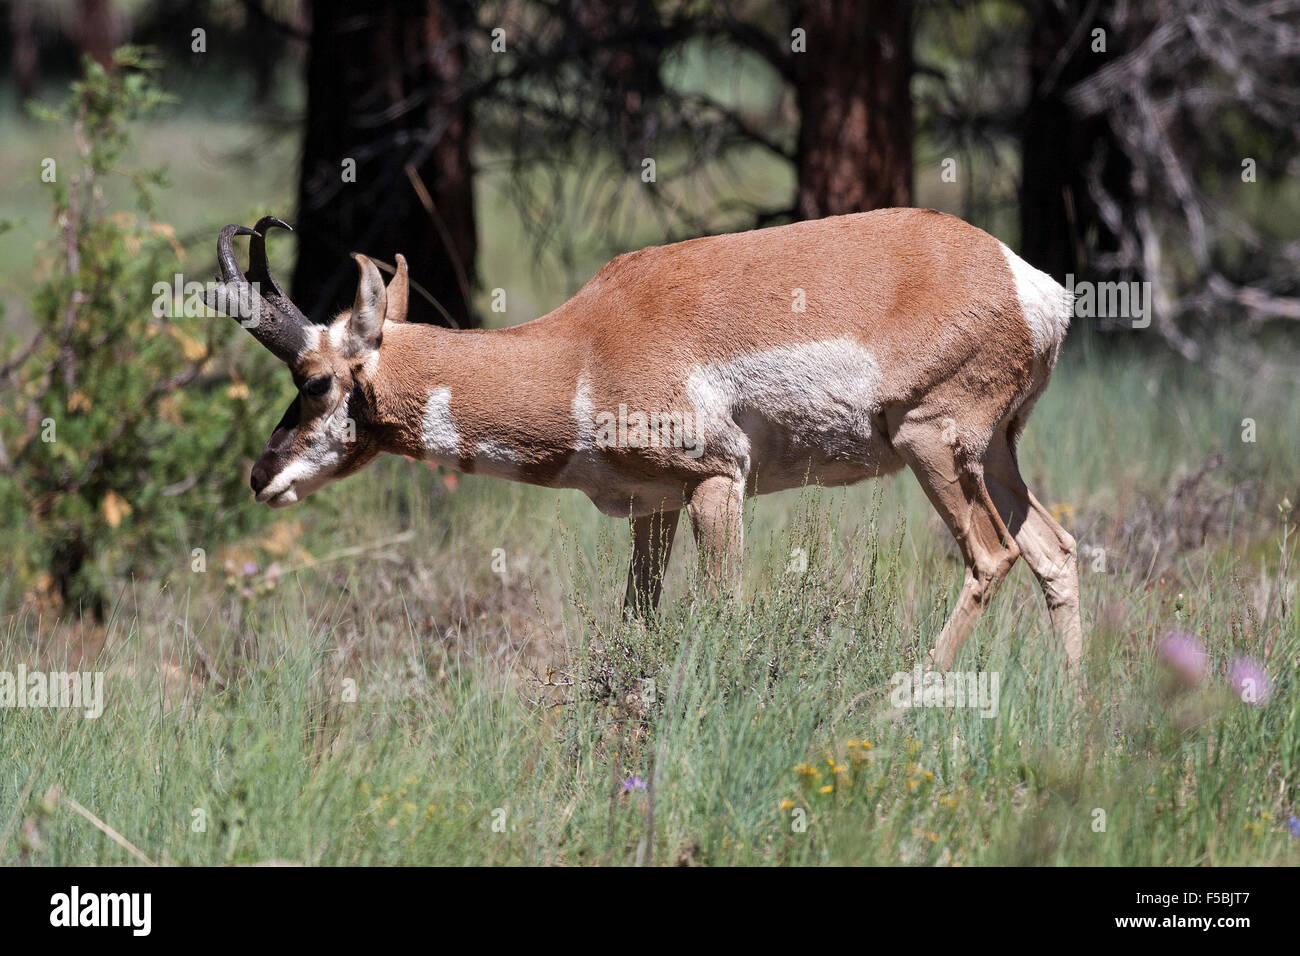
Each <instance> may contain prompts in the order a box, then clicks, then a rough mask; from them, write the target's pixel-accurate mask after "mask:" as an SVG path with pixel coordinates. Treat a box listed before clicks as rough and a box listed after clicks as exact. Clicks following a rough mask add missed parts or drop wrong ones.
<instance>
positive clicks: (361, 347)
mask: <svg viewBox="0 0 1300 956" xmlns="http://www.w3.org/2000/svg"><path fill="white" fill-rule="evenodd" d="M352 258H353V259H356V260H357V272H358V275H357V297H356V299H355V300H353V302H352V316H351V317H350V318H349V319H348V334H347V336H346V340H347V341H346V342H345V346H344V347H345V349H346V350H347V352H348V354H350V355H357V354H360V353H362V352H368V351H372V350H374V349H377V348H379V342H380V340H381V339H382V338H383V337H384V315H385V314H386V313H387V312H388V296H387V294H386V293H385V292H384V278H383V276H381V275H380V274H379V267H378V266H377V265H375V264H374V263H373V262H371V261H370V260H369V259H368V258H366V257H365V256H363V255H361V254H360V253H358V252H354V253H352Z"/></svg>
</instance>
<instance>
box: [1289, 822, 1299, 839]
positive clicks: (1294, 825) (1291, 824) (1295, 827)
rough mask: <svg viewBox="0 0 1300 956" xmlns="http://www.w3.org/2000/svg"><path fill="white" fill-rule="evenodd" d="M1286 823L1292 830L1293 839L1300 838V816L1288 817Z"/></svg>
mask: <svg viewBox="0 0 1300 956" xmlns="http://www.w3.org/2000/svg"><path fill="white" fill-rule="evenodd" d="M1286 825H1287V827H1289V828H1290V830H1291V839H1293V840H1300V817H1287V818H1286Z"/></svg>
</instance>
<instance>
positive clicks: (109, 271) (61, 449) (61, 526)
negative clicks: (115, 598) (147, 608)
mask: <svg viewBox="0 0 1300 956" xmlns="http://www.w3.org/2000/svg"><path fill="white" fill-rule="evenodd" d="M156 68H157V67H156V64H155V63H154V62H153V61H152V60H150V59H149V58H148V57H147V56H146V55H145V54H144V53H143V52H142V51H140V50H137V49H132V48H123V49H122V50H120V51H118V53H117V55H116V57H115V65H114V69H113V70H111V71H105V70H104V69H102V68H101V67H100V66H99V65H97V64H96V63H94V62H93V61H89V60H88V61H87V63H86V65H85V76H84V79H82V80H81V81H79V82H77V83H74V84H73V85H72V93H71V96H70V97H69V99H68V100H67V102H66V103H65V104H64V105H63V106H62V107H60V108H58V109H54V110H46V111H42V112H43V115H44V118H46V119H48V120H51V121H53V122H57V123H60V124H64V125H66V126H67V128H68V129H69V130H70V132H71V137H72V141H73V144H74V146H75V157H74V158H72V159H67V158H61V157H58V158H57V159H58V165H57V166H56V167H55V182H53V183H52V184H50V185H49V186H48V188H50V189H51V192H52V199H53V206H54V208H53V215H52V216H51V223H52V224H53V227H54V231H55V235H54V236H53V237H52V241H51V243H50V245H49V247H48V249H49V252H50V256H49V259H48V260H47V261H45V262H43V263H42V264H41V265H40V266H39V268H40V269H41V271H42V273H45V276H44V278H43V281H41V283H40V284H39V286H38V287H37V291H36V292H35V294H34V297H33V303H32V311H33V316H34V320H35V324H36V334H35V336H34V338H32V339H31V340H30V341H28V342H27V343H24V344H23V345H22V346H21V347H20V348H18V349H17V350H16V351H15V352H13V353H12V354H11V355H9V356H8V360H7V361H5V362H4V363H3V364H0V382H2V383H3V385H4V388H5V396H4V398H3V399H0V407H3V409H4V415H3V417H2V419H0V518H3V520H4V521H5V523H6V524H10V525H16V524H20V523H21V521H22V515H23V514H24V512H26V513H27V514H28V515H30V518H29V521H28V524H27V531H28V533H27V535H12V534H11V535H7V536H6V538H7V542H6V544H4V545H0V547H3V548H6V549H7V550H10V551H11V554H10V555H9V556H8V557H9V560H8V561H6V563H7V564H11V565H12V566H13V567H15V568H16V570H17V572H18V578H17V580H13V579H11V580H10V582H9V586H10V587H14V586H18V587H27V586H29V585H35V586H36V588H37V590H38V591H41V592H49V593H50V594H51V596H52V597H57V599H60V600H61V601H62V602H63V604H64V606H65V607H66V608H67V609H68V610H70V611H72V612H74V613H76V612H81V611H90V612H92V613H94V614H95V615H96V616H102V614H103V609H104V601H105V594H106V592H107V585H108V582H109V580H110V579H111V578H113V577H114V576H116V575H119V574H128V573H133V572H135V571H136V570H137V569H139V568H140V567H141V566H142V564H143V563H144V562H148V561H150V560H152V559H156V558H157V557H158V556H159V555H160V554H163V553H166V554H167V555H168V557H169V561H170V562H172V563H174V564H176V565H184V566H188V565H189V563H190V549H191V548H192V547H202V546H203V542H204V540H205V539H207V538H208V537H209V536H210V535H212V534H213V532H214V531H215V530H216V525H217V523H218V522H220V523H222V524H224V525H225V526H227V528H229V527H230V523H231V521H232V520H234V521H235V523H236V524H238V522H239V520H243V521H247V520H249V516H251V515H253V514H255V513H256V512H255V511H254V509H252V508H247V507H245V508H242V509H239V510H238V511H233V509H232V508H231V506H232V505H233V504H234V503H236V502H239V501H243V500H246V496H247V491H246V490H245V489H244V488H243V476H244V474H245V471H246V467H247V465H246V461H247V460H248V459H249V458H250V457H252V456H254V455H255V454H256V453H257V450H258V448H257V436H258V435H262V434H265V428H264V427H260V426H264V423H262V422H254V421H252V419H253V418H254V417H257V416H256V413H255V411H254V410H252V409H250V408H249V407H248V405H249V403H248V402H247V398H248V397H249V394H248V389H247V387H246V386H244V385H243V384H242V382H240V381H239V380H238V378H237V377H235V373H233V372H232V371H230V370H226V371H225V372H223V371H222V367H221V366H220V365H219V364H218V363H217V362H216V360H215V359H214V354H215V351H216V349H217V346H218V345H219V344H220V343H221V342H222V341H225V340H227V339H229V338H230V337H231V336H232V335H233V334H234V333H233V328H234V326H233V323H230V322H229V321H228V320H225V319H221V318H219V317H216V316H211V317H208V316H209V313H207V312H206V310H203V309H201V308H200V309H197V310H196V309H195V308H194V302H195V301H196V300H194V299H191V300H190V301H189V306H188V311H187V310H186V303H184V302H181V301H172V299H171V297H170V296H166V295H160V294H159V292H158V291H156V289H155V286H156V284H158V283H166V284H167V285H168V286H171V285H172V284H173V283H174V281H175V280H174V277H175V276H177V275H179V268H180V265H181V263H182V261H183V260H184V259H185V250H184V249H183V247H182V246H181V245H180V243H179V242H178V241H177V240H176V237H175V235H174V232H173V230H172V229H171V227H170V226H168V225H167V224H165V223H160V222H155V221H151V220H150V218H149V213H150V212H151V210H152V193H153V190H155V189H156V188H158V187H162V186H165V185H166V183H165V178H164V176H163V174H162V172H161V171H160V170H135V169H121V168H118V166H117V164H118V161H119V160H120V159H121V157H122V156H123V155H124V154H125V153H126V151H127V149H128V147H129V144H130V136H129V131H128V127H127V124H128V123H129V122H130V121H132V120H135V119H139V118H142V117H145V116H147V115H149V114H150V113H152V112H155V111H156V110H157V109H158V108H159V107H160V106H161V105H163V104H164V103H166V102H167V101H168V97H167V96H166V95H165V94H164V93H163V92H162V91H161V90H160V89H159V88H158V86H157V84H156V83H155V81H154V72H155V70H156ZM69 167H71V168H73V169H75V172H72V173H71V174H68V173H66V172H65V171H64V170H65V169H68V168H69ZM115 176H116V177H124V178H126V179H127V180H128V181H129V182H130V183H131V184H133V186H134V187H135V193H136V197H137V206H138V210H139V214H138V215H137V214H136V213H134V212H131V211H121V210H119V211H113V210H112V209H110V206H109V203H108V200H107V196H106V192H105V188H104V187H105V182H106V181H107V180H109V179H110V178H111V177H115ZM42 185H44V184H42ZM196 311H197V313H198V314H199V315H200V316H202V317H199V318H195V317H194V315H195V313H196ZM186 314H188V315H190V316H191V317H190V318H189V319H183V318H177V319H173V315H175V316H181V315H186ZM259 360H260V359H259ZM223 509H224V511H225V512H227V513H226V514H223Z"/></svg>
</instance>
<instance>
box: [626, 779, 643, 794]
mask: <svg viewBox="0 0 1300 956" xmlns="http://www.w3.org/2000/svg"><path fill="white" fill-rule="evenodd" d="M644 789H645V781H644V780H642V779H641V778H640V777H630V778H628V779H627V780H624V781H623V792H624V793H628V792H630V791H632V790H644Z"/></svg>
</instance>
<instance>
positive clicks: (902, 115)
mask: <svg viewBox="0 0 1300 956" xmlns="http://www.w3.org/2000/svg"><path fill="white" fill-rule="evenodd" d="M793 25H794V26H795V27H802V28H803V29H804V30H805V31H806V34H807V36H806V39H807V50H806V52H802V53H800V52H795V53H793V54H792V60H793V69H794V74H795V78H796V96H797V99H798V103H799V113H800V125H799V144H798V157H797V160H796V166H797V172H798V188H797V193H796V199H795V207H796V212H797V214H798V216H800V217H801V218H804V219H816V218H819V217H821V216H833V215H839V214H841V213H850V212H862V211H865V210H868V209H876V208H879V207H882V206H906V205H908V204H909V203H910V202H911V199H912V96H911V90H910V83H911V77H912V13H911V5H910V3H908V0H875V2H871V3H867V2H859V0H809V2H805V3H803V4H802V5H801V6H800V7H799V9H798V11H797V13H796V16H795V19H794V22H793Z"/></svg>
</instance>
